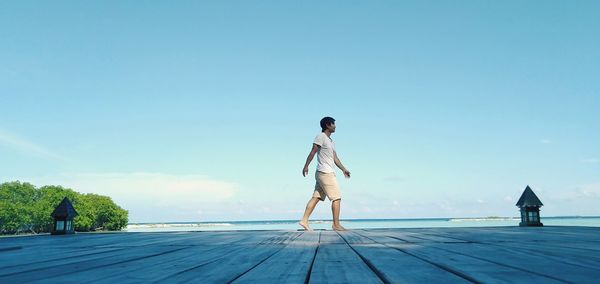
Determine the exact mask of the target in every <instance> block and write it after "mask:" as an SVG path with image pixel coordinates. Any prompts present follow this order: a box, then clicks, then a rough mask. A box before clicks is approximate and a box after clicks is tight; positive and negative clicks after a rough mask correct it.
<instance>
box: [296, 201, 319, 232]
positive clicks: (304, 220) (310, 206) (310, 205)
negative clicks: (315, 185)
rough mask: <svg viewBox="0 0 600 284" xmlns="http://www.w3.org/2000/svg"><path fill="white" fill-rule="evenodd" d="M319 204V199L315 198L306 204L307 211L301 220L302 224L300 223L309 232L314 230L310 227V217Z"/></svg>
mask: <svg viewBox="0 0 600 284" xmlns="http://www.w3.org/2000/svg"><path fill="white" fill-rule="evenodd" d="M318 202H319V198H317V197H313V198H311V199H310V200H309V201H308V203H307V204H306V209H305V210H304V216H302V220H300V222H299V223H298V224H300V226H302V227H304V229H305V230H307V231H312V229H311V228H310V227H309V226H308V217H310V214H312V212H313V210H314V209H315V207H316V206H317V203H318Z"/></svg>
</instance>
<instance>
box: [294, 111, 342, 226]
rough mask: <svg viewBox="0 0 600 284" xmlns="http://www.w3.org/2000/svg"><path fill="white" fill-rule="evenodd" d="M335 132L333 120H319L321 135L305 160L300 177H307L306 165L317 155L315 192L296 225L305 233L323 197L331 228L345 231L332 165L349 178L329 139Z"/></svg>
mask: <svg viewBox="0 0 600 284" xmlns="http://www.w3.org/2000/svg"><path fill="white" fill-rule="evenodd" d="M334 132H335V119H333V118H331V117H324V118H323V119H321V133H320V134H319V135H317V137H316V138H315V141H314V142H313V145H312V149H311V150H310V153H309V154H308V157H307V158H306V163H305V164H304V169H303V170H302V175H303V176H306V175H308V165H309V164H310V162H311V161H312V159H313V157H314V156H315V154H317V171H316V172H315V179H316V180H317V182H316V184H315V191H314V192H313V196H312V198H311V199H310V200H309V201H308V204H306V210H305V211H304V216H303V217H302V220H300V222H299V223H298V224H300V226H302V227H303V228H304V229H305V230H307V231H312V229H311V228H310V226H309V225H308V217H309V216H310V214H311V213H312V212H313V209H315V206H316V205H317V203H318V202H319V201H325V196H327V198H329V200H330V201H331V213H332V214H333V225H332V226H331V228H332V229H333V230H336V231H344V230H346V229H345V228H344V227H342V225H341V224H340V202H341V200H342V196H341V195H340V188H339V186H338V184H337V180H336V178H335V168H334V164H335V165H336V166H337V167H338V168H340V170H342V171H343V172H344V176H346V178H350V172H349V171H348V170H347V169H346V168H345V167H344V165H342V162H341V161H340V159H339V158H338V156H337V154H336V152H335V144H334V143H333V140H332V139H331V134H332V133H334Z"/></svg>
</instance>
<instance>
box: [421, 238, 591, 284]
mask: <svg viewBox="0 0 600 284" xmlns="http://www.w3.org/2000/svg"><path fill="white" fill-rule="evenodd" d="M432 246H433V247H432V248H439V249H440V250H444V251H447V252H452V253H454V254H460V255H464V256H469V257H472V258H476V259H480V260H484V261H489V262H492V263H496V264H498V265H502V266H506V267H511V268H515V269H518V270H522V271H528V272H530V273H536V274H538V275H543V276H545V277H549V278H553V279H557V280H561V281H566V282H577V283H597V281H598V278H600V270H599V269H592V268H589V267H584V266H581V265H576V264H572V263H567V262H565V261H562V260H560V259H556V258H549V257H547V256H539V255H533V254H531V253H529V252H524V251H520V250H502V249H498V247H494V246H490V245H486V244H477V243H470V244H466V245H463V244H444V245H440V244H434V245H432Z"/></svg>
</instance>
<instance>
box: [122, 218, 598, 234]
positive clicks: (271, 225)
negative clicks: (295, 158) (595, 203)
mask: <svg viewBox="0 0 600 284" xmlns="http://www.w3.org/2000/svg"><path fill="white" fill-rule="evenodd" d="M341 222H342V225H343V226H344V227H346V228H347V229H373V228H432V227H497V226H518V225H519V222H520V219H519V218H512V217H506V218H502V217H500V218H496V217H491V218H435V219H352V220H342V221H341ZM542 223H543V224H544V225H545V226H589V227H600V217H545V218H542ZM310 226H311V227H312V228H313V229H331V220H314V221H311V223H310ZM297 229H300V226H299V225H298V221H297V220H281V221H227V222H201V223H197V222H169V223H132V224H129V225H128V226H127V230H126V231H128V232H169V231H222V230H297Z"/></svg>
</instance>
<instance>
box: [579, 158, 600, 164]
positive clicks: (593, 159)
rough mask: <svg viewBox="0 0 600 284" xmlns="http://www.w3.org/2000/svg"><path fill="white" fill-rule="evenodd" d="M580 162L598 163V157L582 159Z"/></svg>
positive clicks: (599, 160)
mask: <svg viewBox="0 0 600 284" xmlns="http://www.w3.org/2000/svg"><path fill="white" fill-rule="evenodd" d="M581 162H582V163H585V164H597V163H600V159H596V158H589V159H582V160H581Z"/></svg>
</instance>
